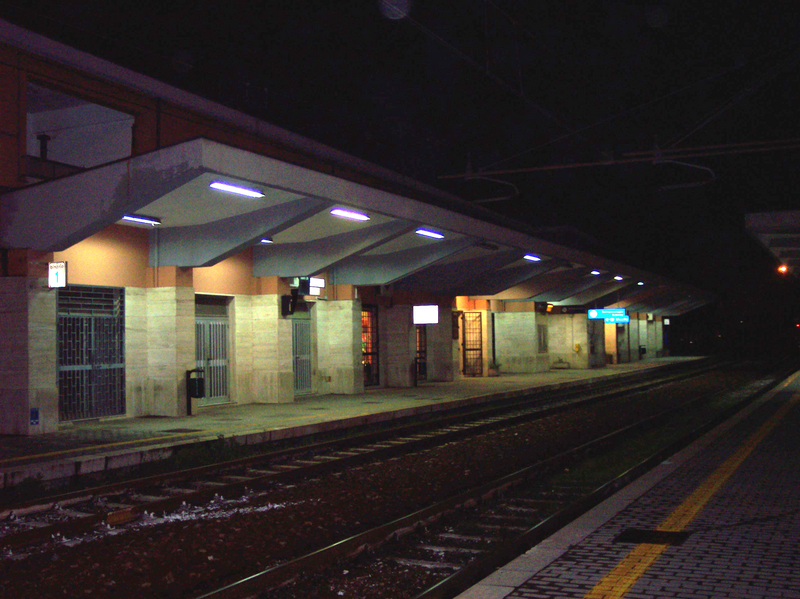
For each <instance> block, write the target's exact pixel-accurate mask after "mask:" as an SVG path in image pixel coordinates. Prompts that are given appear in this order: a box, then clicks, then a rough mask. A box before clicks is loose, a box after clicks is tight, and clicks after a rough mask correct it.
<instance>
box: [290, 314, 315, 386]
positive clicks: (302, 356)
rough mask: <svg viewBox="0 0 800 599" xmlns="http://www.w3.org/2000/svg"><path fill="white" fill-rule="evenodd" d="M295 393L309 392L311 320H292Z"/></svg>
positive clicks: (310, 384)
mask: <svg viewBox="0 0 800 599" xmlns="http://www.w3.org/2000/svg"><path fill="white" fill-rule="evenodd" d="M292 356H293V361H294V392H295V395H303V394H304V393H311V391H312V383H311V321H309V320H293V321H292Z"/></svg>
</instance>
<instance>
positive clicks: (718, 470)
mask: <svg viewBox="0 0 800 599" xmlns="http://www.w3.org/2000/svg"><path fill="white" fill-rule="evenodd" d="M799 403H800V373H795V374H794V375H793V376H791V377H790V378H789V379H787V380H786V381H784V382H783V383H781V384H780V385H779V386H778V387H776V388H775V389H773V390H772V391H770V392H769V393H767V394H765V395H764V396H763V397H762V398H761V399H759V400H757V401H756V402H754V403H753V404H751V405H750V406H749V407H748V408H747V409H746V410H744V411H742V412H740V413H739V414H738V415H737V416H735V417H734V418H732V419H730V420H728V421H726V422H725V423H723V424H722V425H720V426H718V427H717V428H715V429H714V430H713V431H711V432H710V433H708V434H707V435H705V436H703V437H702V438H700V439H698V440H697V441H696V442H694V443H692V444H691V445H690V446H687V447H686V448H685V449H684V450H683V451H681V452H680V453H678V454H675V455H674V456H672V457H671V458H669V459H668V460H666V461H664V462H663V463H661V464H660V465H659V466H658V467H656V468H655V469H654V470H652V471H650V472H649V473H647V474H646V475H644V476H642V477H640V478H639V479H637V480H636V481H634V482H633V483H632V484H631V485H629V486H627V487H625V488H624V489H622V490H621V491H619V492H618V493H617V494H615V495H614V496H612V497H610V498H609V499H608V500H606V501H605V502H603V503H601V504H599V505H598V506H597V507H596V508H594V509H593V510H591V511H589V512H587V513H586V514H584V515H583V516H582V517H580V518H579V519H577V520H575V521H574V522H573V523H572V524H570V525H569V526H567V527H565V528H563V529H562V530H560V531H559V532H558V533H556V534H555V535H553V536H551V537H549V538H548V539H546V540H545V541H543V542H542V543H540V544H538V545H537V546H536V547H534V548H532V549H531V550H529V551H528V552H527V553H525V554H524V555H522V556H520V557H518V558H517V559H516V560H514V561H512V562H511V563H509V564H508V565H507V566H505V567H503V568H501V569H499V570H497V571H495V572H494V573H493V574H492V575H490V576H488V577H487V578H486V579H484V580H483V581H481V582H480V583H479V584H477V585H476V586H474V587H472V588H471V589H469V590H468V591H466V592H464V593H462V594H461V595H459V596H458V598H457V599H505V598H509V599H570V598H585V599H621V598H623V597H624V598H626V599H669V598H676V599H712V598H713V599H734V598H735V599H800V436H798V431H800V405H798V404H799Z"/></svg>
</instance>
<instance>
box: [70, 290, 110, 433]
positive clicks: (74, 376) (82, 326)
mask: <svg viewBox="0 0 800 599" xmlns="http://www.w3.org/2000/svg"><path fill="white" fill-rule="evenodd" d="M57 306H58V308H57V310H58V331H57V335H58V417H59V420H61V421H68V420H81V419H85V418H100V417H103V416H118V415H121V414H124V413H125V290H124V289H117V288H111V287H84V286H80V285H74V286H69V287H64V288H62V289H59V290H58V297H57Z"/></svg>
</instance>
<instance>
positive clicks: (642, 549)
mask: <svg viewBox="0 0 800 599" xmlns="http://www.w3.org/2000/svg"><path fill="white" fill-rule="evenodd" d="M798 400H800V393H794V394H793V395H792V397H791V398H790V400H789V401H787V402H786V403H785V404H784V405H783V406H781V408H780V409H779V410H778V411H777V412H775V414H773V415H772V417H771V418H770V419H769V420H767V421H766V422H765V423H764V424H762V425H761V427H760V428H759V429H758V430H757V431H756V432H755V433H753V434H752V435H751V436H750V437H749V438H748V439H747V441H745V442H744V443H743V444H742V445H741V447H739V449H737V450H736V451H735V452H734V453H733V455H731V456H730V457H729V458H728V459H727V460H725V461H724V462H723V463H722V464H721V465H720V466H719V467H718V468H717V469H716V470H715V471H714V472H713V473H712V474H711V475H710V476H709V477H708V478H706V479H705V480H704V481H703V482H702V483H701V484H700V485H699V486H698V487H697V488H696V489H695V490H694V491H693V492H692V494H691V495H689V497H687V498H686V500H684V502H683V503H681V504H680V505H679V506H678V507H677V508H676V509H675V510H674V511H673V512H672V513H671V514H670V515H669V516H667V518H666V519H665V520H664V521H662V522H661V524H659V525H658V527H657V528H656V530H662V531H669V532H680V531H682V530H683V529H684V528H685V527H686V526H688V525H689V524H690V523H691V522H692V520H694V519H695V518H696V517H697V515H698V514H699V513H700V511H701V510H702V509H703V508H704V507H705V506H706V505H707V504H708V502H709V501H710V500H711V498H712V497H713V496H714V494H715V493H716V492H717V491H719V489H720V488H721V487H722V486H723V485H724V484H725V483H726V482H727V481H728V479H729V478H730V477H731V476H732V475H733V473H734V472H735V471H736V470H737V469H738V468H739V466H741V465H742V462H744V461H745V460H746V459H747V457H748V456H749V455H750V454H751V453H752V452H753V450H754V449H755V448H756V447H757V446H758V444H759V443H761V441H763V440H764V438H765V437H766V436H767V435H769V433H770V432H772V429H774V428H775V427H776V426H777V425H778V423H779V422H780V421H781V420H782V419H783V417H784V416H786V414H787V413H788V412H789V410H791V409H792V408H793V407H794V406H795V405H796V404H797V402H798ZM667 547H668V546H667V545H651V544H646V543H645V544H641V545H638V546H636V547H635V548H634V549H633V550H632V551H631V552H630V553H629V554H628V555H627V556H625V557H624V558H623V559H622V561H620V563H619V564H617V566H616V567H615V568H614V569H613V570H611V572H609V573H608V574H606V576H604V577H603V579H602V580H601V581H600V582H598V583H597V584H596V585H595V587H594V588H593V589H592V590H591V591H589V592H588V593H587V594H586V595H584V599H622V597H624V596H625V595H626V594H627V592H628V591H629V590H630V589H631V587H632V586H633V585H634V584H636V582H637V581H638V580H639V579H640V578H641V577H642V576H643V575H644V574H645V573H646V572H647V570H648V568H650V566H652V565H653V564H654V563H655V561H656V560H657V559H658V558H659V557H661V554H662V553H664V552H665V551H666V550H667Z"/></svg>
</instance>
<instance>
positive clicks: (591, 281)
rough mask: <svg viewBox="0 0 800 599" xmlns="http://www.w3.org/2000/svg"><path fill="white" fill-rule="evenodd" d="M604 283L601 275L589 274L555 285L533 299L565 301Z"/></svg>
mask: <svg viewBox="0 0 800 599" xmlns="http://www.w3.org/2000/svg"><path fill="white" fill-rule="evenodd" d="M602 283H603V280H602V279H601V278H600V277H596V276H594V275H591V274H588V275H586V276H585V277H583V278H582V279H578V280H576V281H570V282H568V283H565V284H564V285H560V286H558V287H554V288H553V289H549V290H548V291H545V292H544V293H540V294H539V295H536V296H534V297H533V300H534V301H537V302H563V301H566V300H567V299H568V298H571V297H573V296H575V295H578V294H579V293H582V292H584V291H586V290H587V289H594V288H595V287H597V286H598V285H600V284H602Z"/></svg>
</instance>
